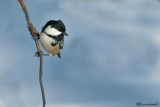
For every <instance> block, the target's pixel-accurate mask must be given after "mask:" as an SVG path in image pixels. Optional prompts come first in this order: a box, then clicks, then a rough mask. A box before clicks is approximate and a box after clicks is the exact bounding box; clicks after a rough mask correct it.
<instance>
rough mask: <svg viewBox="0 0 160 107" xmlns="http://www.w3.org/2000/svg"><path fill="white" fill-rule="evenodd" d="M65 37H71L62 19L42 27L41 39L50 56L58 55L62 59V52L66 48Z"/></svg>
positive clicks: (51, 21)
mask: <svg viewBox="0 0 160 107" xmlns="http://www.w3.org/2000/svg"><path fill="white" fill-rule="evenodd" d="M64 36H69V35H68V34H67V33H66V27H65V25H64V23H63V22H62V21H61V20H60V19H59V20H50V21H48V22H47V23H46V24H45V26H43V27H42V31H41V33H40V35H39V39H40V43H41V45H42V47H43V48H44V49H45V50H46V51H47V52H48V55H49V56H54V55H56V54H57V55H58V57H59V58H61V54H60V50H61V49H63V46H64Z"/></svg>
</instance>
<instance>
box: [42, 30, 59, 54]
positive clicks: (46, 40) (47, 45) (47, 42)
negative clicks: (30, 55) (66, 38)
mask: <svg viewBox="0 0 160 107" xmlns="http://www.w3.org/2000/svg"><path fill="white" fill-rule="evenodd" d="M40 42H41V45H42V47H43V48H44V49H45V50H46V51H47V52H48V53H49V55H50V56H53V55H56V54H58V53H59V52H60V47H59V43H57V44H56V45H54V46H53V45H51V44H52V43H55V40H54V39H53V38H51V37H48V36H47V35H46V34H45V33H41V34H40Z"/></svg>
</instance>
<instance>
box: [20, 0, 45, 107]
mask: <svg viewBox="0 0 160 107" xmlns="http://www.w3.org/2000/svg"><path fill="white" fill-rule="evenodd" d="M18 1H19V3H20V5H21V7H22V10H23V12H24V14H25V17H26V20H27V23H28V30H29V31H30V33H31V35H32V37H33V39H34V41H35V44H36V47H37V51H38V52H37V53H36V56H38V57H40V71H39V82H40V87H41V93H42V99H43V107H45V104H46V100H45V93H44V88H43V82H42V73H43V71H42V70H43V52H42V51H41V49H40V46H39V43H38V36H39V33H38V32H37V30H36V28H35V27H34V25H33V24H32V23H31V20H30V18H29V14H28V11H27V8H26V6H25V4H24V2H23V0H18Z"/></svg>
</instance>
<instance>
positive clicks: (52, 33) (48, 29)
mask: <svg viewBox="0 0 160 107" xmlns="http://www.w3.org/2000/svg"><path fill="white" fill-rule="evenodd" d="M45 32H46V33H47V34H50V35H54V36H56V35H60V34H61V33H62V32H60V31H58V30H57V29H55V28H51V26H48V27H47V28H46V29H45Z"/></svg>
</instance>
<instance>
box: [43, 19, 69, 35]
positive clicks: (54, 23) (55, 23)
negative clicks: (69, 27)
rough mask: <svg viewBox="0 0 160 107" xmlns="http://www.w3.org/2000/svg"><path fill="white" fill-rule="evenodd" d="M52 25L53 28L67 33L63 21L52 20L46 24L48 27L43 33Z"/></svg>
mask: <svg viewBox="0 0 160 107" xmlns="http://www.w3.org/2000/svg"><path fill="white" fill-rule="evenodd" d="M49 25H51V27H52V28H55V29H57V30H59V31H61V32H63V33H65V32H66V27H65V25H64V23H63V22H62V21H61V20H50V21H48V22H47V23H46V25H45V26H44V27H43V28H42V32H43V31H44V29H45V28H46V27H47V26H49Z"/></svg>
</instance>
